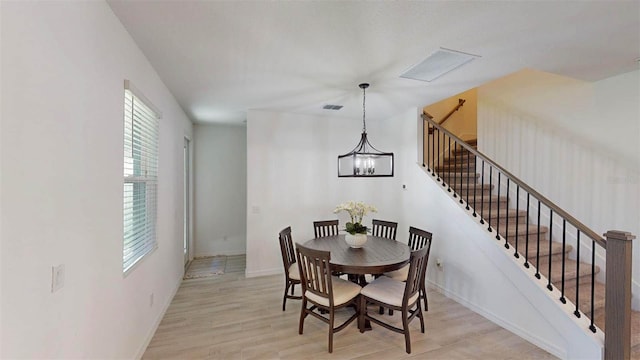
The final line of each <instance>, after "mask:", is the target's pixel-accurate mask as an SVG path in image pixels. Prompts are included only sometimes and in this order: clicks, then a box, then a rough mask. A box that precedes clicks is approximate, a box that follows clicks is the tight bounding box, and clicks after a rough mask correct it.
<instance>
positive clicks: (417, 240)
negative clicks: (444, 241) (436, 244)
mask: <svg viewBox="0 0 640 360" xmlns="http://www.w3.org/2000/svg"><path fill="white" fill-rule="evenodd" d="M431 236H432V234H431V233H430V232H428V231H424V230H421V229H418V228H414V227H413V226H410V227H409V243H408V245H409V247H410V248H411V251H415V250H418V249H422V248H423V247H425V246H429V247H431Z"/></svg>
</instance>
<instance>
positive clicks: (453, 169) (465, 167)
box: [436, 161, 477, 172]
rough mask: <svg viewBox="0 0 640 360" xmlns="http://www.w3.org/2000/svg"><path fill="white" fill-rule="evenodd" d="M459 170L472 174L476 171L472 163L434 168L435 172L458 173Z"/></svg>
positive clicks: (451, 164)
mask: <svg viewBox="0 0 640 360" xmlns="http://www.w3.org/2000/svg"><path fill="white" fill-rule="evenodd" d="M460 170H462V171H466V172H473V171H474V170H477V169H476V168H475V165H474V164H473V161H471V162H466V161H465V162H456V163H455V165H454V163H450V164H445V165H440V166H438V167H436V172H459V171H460Z"/></svg>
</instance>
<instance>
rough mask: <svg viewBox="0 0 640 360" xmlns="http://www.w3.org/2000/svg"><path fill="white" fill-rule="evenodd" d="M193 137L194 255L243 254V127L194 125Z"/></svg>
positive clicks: (245, 202)
mask: <svg viewBox="0 0 640 360" xmlns="http://www.w3.org/2000/svg"><path fill="white" fill-rule="evenodd" d="M194 134H195V146H194V185H195V189H194V220H195V231H194V238H195V241H194V242H195V252H194V254H195V256H196V257H199V256H212V255H237V254H244V253H245V251H246V238H247V230H246V227H247V221H246V219H247V128H246V127H245V126H233V125H199V124H198V125H196V126H195V127H194Z"/></svg>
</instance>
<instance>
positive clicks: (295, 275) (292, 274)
mask: <svg viewBox="0 0 640 360" xmlns="http://www.w3.org/2000/svg"><path fill="white" fill-rule="evenodd" d="M289 278H290V279H293V280H300V269H298V263H293V264H291V266H289Z"/></svg>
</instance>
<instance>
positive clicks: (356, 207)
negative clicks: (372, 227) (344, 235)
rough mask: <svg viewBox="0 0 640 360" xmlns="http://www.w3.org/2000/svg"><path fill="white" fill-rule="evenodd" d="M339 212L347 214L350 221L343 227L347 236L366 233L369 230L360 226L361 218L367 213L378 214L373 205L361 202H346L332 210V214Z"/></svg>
mask: <svg viewBox="0 0 640 360" xmlns="http://www.w3.org/2000/svg"><path fill="white" fill-rule="evenodd" d="M341 211H346V212H347V213H349V216H350V217H351V221H350V222H348V223H347V224H346V225H345V230H346V231H347V232H348V233H349V234H351V235H354V234H366V233H367V231H368V230H369V229H368V228H367V227H366V226H364V225H362V218H364V217H365V215H367V214H368V213H374V212H378V209H376V207H375V206H373V205H369V204H365V203H363V202H361V201H347V202H345V203H342V204H340V205H338V206H337V207H336V208H335V210H333V213H334V214H337V213H339V212H341Z"/></svg>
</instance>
